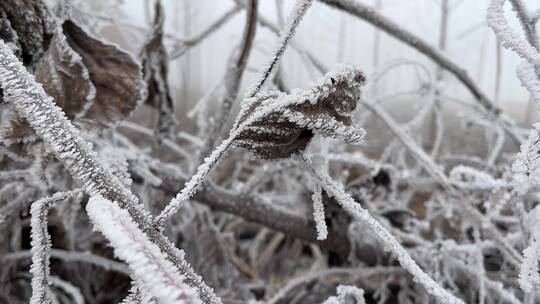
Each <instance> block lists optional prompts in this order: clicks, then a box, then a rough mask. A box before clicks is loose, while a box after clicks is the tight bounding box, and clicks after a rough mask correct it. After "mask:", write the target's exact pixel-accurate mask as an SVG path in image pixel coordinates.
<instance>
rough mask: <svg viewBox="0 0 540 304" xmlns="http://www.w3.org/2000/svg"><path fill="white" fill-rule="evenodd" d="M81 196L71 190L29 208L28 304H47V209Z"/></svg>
mask: <svg viewBox="0 0 540 304" xmlns="http://www.w3.org/2000/svg"><path fill="white" fill-rule="evenodd" d="M79 194H82V190H73V191H68V192H58V193H55V194H53V195H52V196H51V197H46V198H42V199H40V200H38V201H36V202H35V203H33V204H32V207H31V208H30V214H31V215H32V217H31V219H30V226H31V229H32V230H31V234H30V237H31V238H32V241H31V246H32V248H31V249H30V252H31V254H32V266H31V267H30V273H31V274H32V297H31V298H30V304H42V303H49V302H50V301H51V299H50V297H49V293H50V290H49V285H50V273H49V272H50V269H49V253H50V250H51V237H50V235H49V233H48V231H47V214H48V212H49V208H51V207H52V206H54V205H55V204H57V203H58V202H60V201H63V200H66V199H69V198H72V197H74V196H77V195H79Z"/></svg>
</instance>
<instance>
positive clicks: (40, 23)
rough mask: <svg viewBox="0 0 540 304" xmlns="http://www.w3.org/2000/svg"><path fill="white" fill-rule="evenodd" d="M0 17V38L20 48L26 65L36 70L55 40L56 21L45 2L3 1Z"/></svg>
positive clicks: (0, 6)
mask: <svg viewBox="0 0 540 304" xmlns="http://www.w3.org/2000/svg"><path fill="white" fill-rule="evenodd" d="M0 18H2V21H1V22H0V24H1V25H2V30H0V38H2V39H3V40H5V41H8V42H12V43H14V44H15V45H19V46H20V47H21V50H20V51H21V52H20V57H21V59H22V61H23V63H24V65H25V66H29V67H33V65H34V64H35V63H37V62H38V61H39V59H40V58H41V56H42V55H43V53H44V52H45V50H46V49H47V46H48V45H49V41H50V38H51V37H52V29H53V24H52V23H53V22H52V19H51V16H50V14H49V11H48V10H47V7H46V6H45V3H44V2H43V1H42V0H2V1H0ZM8 24H9V27H7V25H8ZM4 26H6V28H5V29H4ZM14 33H16V35H13V34H14Z"/></svg>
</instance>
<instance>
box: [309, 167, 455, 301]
mask: <svg viewBox="0 0 540 304" xmlns="http://www.w3.org/2000/svg"><path fill="white" fill-rule="evenodd" d="M304 161H305V162H306V164H307V167H308V171H309V172H310V173H312V174H313V176H314V177H315V178H316V179H317V180H318V181H319V183H320V184H321V186H322V187H323V189H324V190H325V191H326V193H327V194H328V195H330V196H332V197H334V199H335V200H336V201H337V202H338V203H339V204H340V205H341V206H342V207H343V209H345V211H347V212H348V213H349V214H350V215H351V216H353V217H354V218H355V219H356V220H358V221H360V222H362V223H363V224H364V225H366V227H367V228H368V229H369V230H370V231H371V232H372V233H373V235H374V237H375V238H376V239H377V240H379V241H380V242H381V243H382V244H383V245H384V248H385V250H388V251H390V252H392V253H393V254H394V256H396V258H397V259H398V261H399V263H400V264H401V266H402V267H403V268H404V269H405V270H407V272H409V273H410V274H411V275H412V276H413V280H414V281H415V282H416V283H418V284H420V285H422V286H423V287H424V288H425V289H426V291H427V292H428V293H429V294H431V295H432V296H434V297H435V298H437V300H438V301H439V302H440V303H460V304H464V302H463V301H462V300H461V299H459V298H457V297H455V296H454V295H453V294H451V293H450V292H448V291H447V290H446V289H444V288H443V287H442V286H441V285H439V284H438V283H437V282H435V281H434V280H433V279H432V278H431V277H430V276H429V275H427V274H426V273H425V272H424V271H423V270H422V269H421V268H420V266H418V264H416V262H415V261H414V260H413V259H412V258H411V256H410V255H409V253H407V250H405V248H403V246H401V244H400V243H399V242H398V241H397V240H396V238H395V237H394V236H393V235H392V234H391V233H390V232H389V231H388V230H387V229H386V228H385V227H384V226H383V225H382V224H381V223H379V222H378V221H377V220H376V219H375V218H374V217H372V216H371V215H370V214H369V212H368V211H367V210H366V209H364V208H362V206H360V204H358V203H356V202H355V201H354V200H353V198H352V197H351V196H350V195H349V194H348V193H346V192H345V191H344V190H343V189H342V188H341V187H339V186H338V185H336V184H335V183H334V182H333V181H332V179H331V177H330V176H329V175H328V174H327V173H325V172H323V171H322V170H319V169H318V168H315V167H314V166H312V165H311V161H310V160H309V159H306V158H304Z"/></svg>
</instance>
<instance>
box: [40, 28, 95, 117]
mask: <svg viewBox="0 0 540 304" xmlns="http://www.w3.org/2000/svg"><path fill="white" fill-rule="evenodd" d="M35 76H36V80H37V81H38V82H40V83H41V84H42V85H43V89H45V92H46V93H47V95H49V96H51V97H52V98H53V99H54V102H55V103H56V104H57V105H58V106H59V107H61V108H62V110H63V111H64V112H65V113H66V115H67V117H68V118H69V119H71V120H73V119H74V118H75V117H81V116H82V115H84V114H85V112H86V111H87V110H88V109H89V108H90V106H92V102H93V101H94V97H95V94H96V88H95V87H94V85H93V84H92V82H91V80H90V75H89V74H88V70H87V69H86V67H85V66H84V64H83V62H82V58H81V56H79V54H77V53H76V52H75V51H74V50H73V49H72V48H71V47H70V46H69V44H68V43H67V41H66V37H65V36H64V34H63V33H62V32H61V31H57V33H56V34H55V35H54V37H53V39H52V42H51V44H50V46H49V49H48V51H47V52H46V53H45V55H44V56H43V58H42V59H41V60H40V62H39V64H38V66H37V69H36V73H35Z"/></svg>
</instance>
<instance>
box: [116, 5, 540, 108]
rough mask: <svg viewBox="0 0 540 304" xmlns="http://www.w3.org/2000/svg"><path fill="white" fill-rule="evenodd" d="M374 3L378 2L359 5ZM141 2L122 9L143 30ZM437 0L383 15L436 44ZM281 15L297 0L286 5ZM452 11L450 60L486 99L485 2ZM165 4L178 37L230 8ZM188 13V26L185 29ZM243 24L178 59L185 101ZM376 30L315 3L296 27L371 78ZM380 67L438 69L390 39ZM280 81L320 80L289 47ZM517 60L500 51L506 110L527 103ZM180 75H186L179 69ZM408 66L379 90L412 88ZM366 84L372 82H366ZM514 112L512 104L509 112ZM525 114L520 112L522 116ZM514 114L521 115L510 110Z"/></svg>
mask: <svg viewBox="0 0 540 304" xmlns="http://www.w3.org/2000/svg"><path fill="white" fill-rule="evenodd" d="M357 1H361V2H362V3H365V4H370V5H373V4H374V2H375V0H357ZM145 2H148V3H150V4H151V5H150V7H151V8H152V6H153V5H152V3H153V1H151V0H124V1H123V5H122V6H121V8H122V11H123V13H124V14H125V17H126V18H128V20H130V21H129V22H132V23H135V24H139V25H144V23H145V22H146V18H145ZM440 2H441V0H382V13H383V14H384V15H385V16H387V17H389V18H391V19H392V20H393V21H395V22H396V23H398V24H400V25H402V26H404V27H405V28H407V29H408V30H410V31H412V32H414V33H415V34H417V35H418V36H420V37H422V38H423V39H425V40H427V41H429V42H430V43H432V44H433V45H436V44H437V41H438V31H439V19H440ZM524 2H525V3H526V4H527V5H528V6H529V7H531V8H539V7H540V5H539V3H537V1H533V0H525V1H524ZM284 3H285V15H287V14H288V12H289V11H290V9H291V7H292V5H293V4H294V1H292V0H284ZM450 3H451V5H454V6H456V8H455V9H454V10H453V11H452V13H451V15H450V19H449V28H448V50H447V52H446V53H447V55H448V56H450V57H451V58H453V59H454V60H455V61H457V62H458V63H459V64H460V65H462V66H463V67H465V68H466V69H467V71H468V72H469V74H470V76H471V77H472V78H473V79H475V80H476V81H477V82H478V83H479V84H480V85H481V87H482V89H483V90H484V91H485V92H486V93H487V94H488V95H489V96H493V95H494V84H495V60H496V59H495V43H496V42H495V37H494V34H493V33H492V31H491V30H490V29H489V28H488V27H487V25H486V24H485V15H486V8H487V6H488V3H489V1H488V0H450ZM163 4H164V5H165V7H166V18H167V24H166V31H167V32H168V33H171V34H174V35H176V36H178V37H185V36H189V34H190V33H191V34H197V33H199V32H200V31H202V30H203V29H205V28H206V27H207V26H208V25H209V24H210V23H211V22H213V21H214V20H216V18H218V17H219V16H221V15H222V14H223V13H224V12H225V11H226V10H228V9H229V8H231V7H232V6H233V1H231V0H197V1H195V0H163ZM506 6H507V11H508V13H507V17H508V19H509V22H510V24H511V25H512V26H513V27H514V28H515V29H516V30H519V24H518V22H517V20H516V19H515V14H514V13H513V12H512V11H511V10H510V8H509V4H507V5H506ZM259 12H260V13H262V14H263V15H264V16H266V17H267V18H269V19H272V20H274V21H277V16H276V7H275V1H274V0H260V7H259ZM186 16H189V24H190V26H189V27H186V26H185V21H186ZM243 24H244V13H243V12H240V13H239V14H237V15H236V16H235V17H234V18H233V20H232V21H230V22H229V23H227V25H226V26H225V27H224V28H222V29H221V30H219V31H218V32H217V33H215V34H214V35H212V36H211V37H209V38H208V39H207V40H206V41H205V42H204V43H202V44H201V45H200V46H198V47H197V48H195V49H192V51H191V52H190V53H189V55H188V56H185V57H184V58H182V59H180V60H177V62H176V63H175V65H173V68H172V71H173V73H172V74H171V80H172V84H173V85H174V86H176V87H177V88H179V89H181V88H182V87H184V86H187V87H189V88H190V90H189V92H188V93H184V94H187V95H186V96H185V97H186V98H187V99H188V100H189V103H192V102H193V101H194V100H196V99H197V98H200V96H201V95H202V94H203V93H202V90H205V89H209V88H212V87H214V86H215V85H216V84H217V83H218V82H219V81H220V80H221V79H222V76H223V72H224V67H225V64H226V61H227V60H228V58H229V55H230V52H231V50H232V49H233V48H234V47H235V46H236V45H237V43H238V41H239V39H240V37H241V34H242V30H241V29H242V26H243ZM339 33H343V34H344V35H345V40H344V43H341V44H340V43H339ZM373 37H374V28H373V27H372V26H371V25H369V24H368V23H366V22H363V21H361V20H358V19H356V18H355V17H351V16H348V15H345V14H343V13H341V12H339V11H337V10H335V9H331V8H329V7H328V6H326V5H324V4H322V3H319V2H317V1H315V3H314V5H313V7H312V8H311V9H310V11H309V12H308V14H307V15H306V17H305V18H304V20H303V22H302V24H301V26H300V28H299V29H298V32H297V35H296V38H295V39H296V40H297V41H298V42H300V43H301V44H302V45H303V46H305V48H307V49H309V50H310V51H311V52H313V53H314V54H315V55H316V57H317V58H319V59H320V60H321V61H322V62H324V63H325V64H326V65H327V66H328V67H330V68H331V67H332V66H334V65H335V64H336V63H338V62H345V63H352V64H357V65H359V66H360V67H362V68H363V69H364V70H365V71H366V73H367V74H368V75H370V74H371V72H372V71H373V59H372V58H373V45H374V44H373V40H374V38H373ZM381 37H382V38H381V39H382V40H381V52H380V64H381V65H384V64H388V63H390V62H392V61H394V60H397V59H411V60H415V61H419V62H421V63H423V64H425V65H426V66H427V67H429V68H430V69H431V71H432V72H433V71H435V65H434V64H433V63H432V62H431V61H430V60H428V59H427V58H426V57H424V56H423V55H420V54H419V53H418V52H416V51H414V50H412V49H411V48H409V47H407V46H405V45H403V44H402V43H400V42H399V41H397V40H395V39H394V38H392V37H389V36H387V35H386V34H383V35H382V36H381ZM274 41H275V36H274V35H273V34H271V33H270V32H269V31H268V30H266V29H264V28H259V30H258V32H257V36H256V49H255V50H254V52H253V53H252V57H251V59H250V67H253V68H259V67H260V66H261V65H262V64H263V62H264V59H265V58H266V54H267V52H268V51H269V50H270V49H271V45H272V43H273V42H274ZM283 62H284V65H285V66H286V70H285V77H286V79H287V80H288V81H289V83H290V86H291V87H301V86H306V85H307V84H308V82H307V81H306V80H307V79H310V80H314V79H316V77H317V76H318V75H317V74H316V73H315V72H314V71H311V70H309V69H307V68H306V65H304V64H303V63H302V59H301V58H300V56H299V55H298V54H297V53H296V52H295V51H294V50H290V49H289V50H288V51H287V53H286V56H285V58H284V61H283ZM518 63H519V58H517V56H516V55H515V54H514V53H511V52H509V51H507V50H503V67H502V75H503V76H502V78H503V80H502V86H501V93H500V102H501V103H502V104H503V105H505V107H507V108H508V105H509V104H512V105H513V106H514V105H516V103H518V104H519V105H520V107H519V108H520V109H522V108H524V107H523V106H522V105H525V103H526V101H527V100H528V95H527V93H526V91H525V90H524V89H523V88H522V87H521V86H520V84H519V81H518V79H517V78H516V76H515V67H516V66H517V64H518ZM180 71H183V72H180ZM253 75H254V73H253V72H249V73H248V74H247V77H246V78H245V81H250V79H251V77H253ZM413 76H414V74H412V73H411V69H408V68H400V69H396V70H394V72H392V73H391V74H390V75H388V76H386V78H385V79H384V81H383V83H382V86H381V90H383V91H384V92H388V93H392V92H397V91H400V90H406V89H408V88H411V86H413V85H414V84H415V80H414V77H413ZM448 79H450V80H451V81H449V82H447V84H446V88H447V89H446V92H447V94H448V95H452V96H458V97H459V98H462V99H470V98H471V97H470V95H469V94H468V93H467V91H466V90H464V89H463V87H462V86H461V85H460V84H459V83H458V82H457V81H455V80H453V78H452V77H451V76H448ZM368 80H369V78H368ZM514 108H516V107H512V108H511V109H512V110H513V109H514ZM519 112H523V111H521V110H520V111H519ZM515 114H519V113H515Z"/></svg>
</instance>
